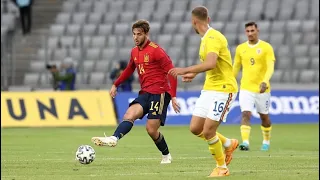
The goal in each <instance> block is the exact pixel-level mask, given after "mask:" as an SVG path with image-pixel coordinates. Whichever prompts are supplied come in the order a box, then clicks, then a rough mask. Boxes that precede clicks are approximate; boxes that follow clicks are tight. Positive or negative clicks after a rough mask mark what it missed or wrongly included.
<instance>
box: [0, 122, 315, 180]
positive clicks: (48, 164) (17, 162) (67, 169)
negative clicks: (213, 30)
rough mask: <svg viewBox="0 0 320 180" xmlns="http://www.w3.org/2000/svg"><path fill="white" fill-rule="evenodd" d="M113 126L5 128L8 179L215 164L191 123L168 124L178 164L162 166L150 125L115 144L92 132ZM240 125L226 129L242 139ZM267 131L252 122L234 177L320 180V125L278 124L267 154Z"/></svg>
mask: <svg viewBox="0 0 320 180" xmlns="http://www.w3.org/2000/svg"><path fill="white" fill-rule="evenodd" d="M113 130H114V127H107V128H102V127H101V128H9V129H2V130H1V179H2V180H88V179H90V180H91V179H92V180H189V179H190V180H201V179H208V178H207V177H206V176H207V175H208V174H209V173H210V172H211V170H212V168H213V167H214V166H215V162H214V161H213V159H212V157H211V155H210V153H209V150H208V146H207V144H206V143H205V142H204V141H202V140H200V139H199V138H197V137H195V136H193V135H192V134H191V133H190V132H189V129H188V127H187V126H171V127H169V126H168V127H163V128H162V130H161V131H162V132H163V134H164V135H165V138H166V140H167V143H168V145H169V149H170V152H171V154H172V156H173V163H172V164H168V165H160V160H161V155H160V153H159V152H158V150H157V148H156V147H155V145H154V143H153V141H152V140H151V139H150V138H149V137H148V135H147V133H146V131H145V127H141V126H139V127H138V126H137V127H134V128H133V130H132V131H131V132H130V134H128V135H127V136H125V137H124V138H123V139H121V141H120V142H119V144H118V146H117V147H115V148H109V147H96V146H94V145H93V144H92V143H91V142H90V139H91V137H92V136H103V132H106V133H107V134H108V135H109V134H111V133H113ZM239 130H240V128H239V126H233V125H225V126H223V125H222V126H221V127H220V132H221V133H223V134H224V135H226V136H228V137H234V138H238V139H239V140H240V132H239ZM261 142H262V135H261V130H260V127H259V126H258V125H255V126H252V131H251V141H250V145H251V146H250V148H251V150H250V151H249V152H241V151H239V150H237V151H236V152H235V153H234V159H233V161H232V162H231V164H230V165H229V169H230V176H229V177H223V178H221V179H224V180H229V179H234V180H282V179H283V180H316V179H319V124H299V125H298V124H295V125H273V131H272V139H271V150H270V151H269V152H261V151H260V146H261ZM82 144H88V145H91V146H92V147H93V148H94V149H95V151H96V159H95V161H94V162H93V163H92V164H89V165H82V164H80V163H78V162H76V161H75V160H74V158H75V152H76V150H77V148H78V146H80V145H82Z"/></svg>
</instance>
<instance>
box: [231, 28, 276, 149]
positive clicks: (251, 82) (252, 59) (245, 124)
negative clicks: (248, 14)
mask: <svg viewBox="0 0 320 180" xmlns="http://www.w3.org/2000/svg"><path fill="white" fill-rule="evenodd" d="M245 30H246V35H247V37H248V41H247V42H244V43H242V44H240V45H239V46H238V47H237V49H236V54H235V59H234V65H233V67H234V68H233V73H234V76H235V77H237V75H238V72H239V70H240V68H241V66H242V78H241V88H240V93H239V103H240V108H241V112H242V120H241V127H240V130H241V137H242V141H243V142H242V144H240V146H239V148H240V150H243V151H247V150H249V136H250V130H251V127H250V117H251V112H252V111H253V108H254V106H255V107H256V109H257V112H258V113H259V115H260V118H261V121H262V123H261V130H262V135H263V142H262V147H261V150H262V151H268V150H269V146H270V135H271V134H270V133H271V121H270V118H269V115H268V111H269V106H270V90H271V87H270V83H269V80H270V78H271V76H272V74H273V71H274V62H275V56H274V53H273V48H272V46H271V45H270V44H269V43H267V42H265V41H263V40H260V39H259V29H258V25H257V24H256V23H255V22H249V23H247V24H245Z"/></svg>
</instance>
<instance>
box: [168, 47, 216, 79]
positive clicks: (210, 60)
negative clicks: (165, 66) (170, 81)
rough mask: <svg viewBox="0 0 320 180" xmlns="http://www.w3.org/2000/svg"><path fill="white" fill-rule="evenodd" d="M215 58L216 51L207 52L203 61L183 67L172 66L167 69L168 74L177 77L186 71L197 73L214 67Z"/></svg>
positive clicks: (186, 72)
mask: <svg viewBox="0 0 320 180" xmlns="http://www.w3.org/2000/svg"><path fill="white" fill-rule="evenodd" d="M217 59H218V55H217V54H216V53H214V52H209V53H208V55H207V59H206V60H205V61H204V62H202V63H200V64H197V65H193V66H189V67H185V68H173V69H171V70H170V71H169V74H171V75H172V76H174V77H177V76H178V75H186V74H188V73H195V74H198V73H201V72H206V71H208V70H211V69H213V68H215V67H216V64H217Z"/></svg>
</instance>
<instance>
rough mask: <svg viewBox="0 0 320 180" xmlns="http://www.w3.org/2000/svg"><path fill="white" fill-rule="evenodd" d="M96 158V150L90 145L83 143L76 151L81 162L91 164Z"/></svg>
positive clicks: (77, 158)
mask: <svg viewBox="0 0 320 180" xmlns="http://www.w3.org/2000/svg"><path fill="white" fill-rule="evenodd" d="M95 158H96V152H95V151H94V149H93V148H92V147H91V146H89V145H81V146H80V147H79V148H78V150H77V152H76V160H78V161H79V162H80V163H81V164H90V163H92V162H93V161H94V159H95Z"/></svg>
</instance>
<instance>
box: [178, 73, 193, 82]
mask: <svg viewBox="0 0 320 180" xmlns="http://www.w3.org/2000/svg"><path fill="white" fill-rule="evenodd" d="M196 76H197V73H187V74H185V75H182V76H181V77H182V82H187V83H188V82H192V80H193V78H195V77H196Z"/></svg>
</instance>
